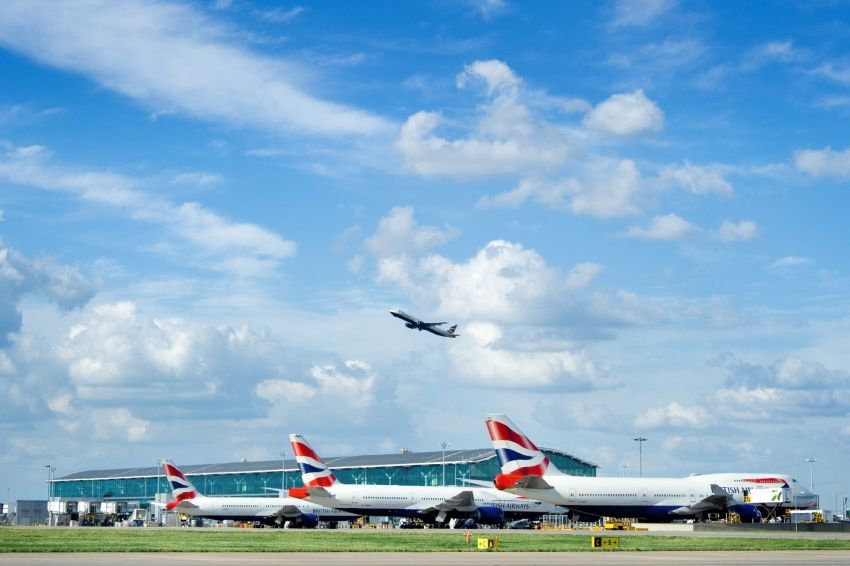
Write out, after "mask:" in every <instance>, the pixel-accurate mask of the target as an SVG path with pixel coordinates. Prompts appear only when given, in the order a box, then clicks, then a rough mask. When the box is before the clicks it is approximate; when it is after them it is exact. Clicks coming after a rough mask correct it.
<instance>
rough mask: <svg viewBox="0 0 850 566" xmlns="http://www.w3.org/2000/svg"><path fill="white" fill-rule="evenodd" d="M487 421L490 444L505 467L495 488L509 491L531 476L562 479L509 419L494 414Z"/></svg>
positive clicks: (553, 465)
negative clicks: (521, 480) (518, 482)
mask: <svg viewBox="0 0 850 566" xmlns="http://www.w3.org/2000/svg"><path fill="white" fill-rule="evenodd" d="M484 420H485V423H486V424H487V431H488V432H489V433H490V441H491V442H492V443H493V448H494V449H495V450H496V456H497V457H498V458H499V464H500V465H501V467H502V473H501V475H499V476H497V477H496V481H495V483H496V487H498V488H499V489H508V488H510V487H513V486H514V485H515V484H516V483H517V481H519V480H520V479H522V478H526V477H528V476H538V477H549V476H560V475H563V472H561V470H559V469H558V468H557V467H556V466H555V464H553V463H552V462H551V461H550V460H549V458H548V457H547V456H546V455H545V454H544V453H543V451H542V450H540V449H539V448H538V447H537V446H535V445H534V443H533V442H532V441H531V440H530V439H529V438H528V437H527V436H525V435H524V434H523V433H522V431H520V430H519V428H517V427H516V425H514V423H512V422H511V420H510V419H509V418H508V417H507V416H506V415H500V414H491V415H487V416H486V417H485V419H484ZM527 482H528V480H525V482H523V483H527ZM541 485H542V484H541Z"/></svg>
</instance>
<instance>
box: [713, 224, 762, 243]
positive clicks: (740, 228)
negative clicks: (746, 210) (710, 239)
mask: <svg viewBox="0 0 850 566" xmlns="http://www.w3.org/2000/svg"><path fill="white" fill-rule="evenodd" d="M758 232H759V230H758V226H757V225H756V223H755V222H753V221H752V220H741V221H740V222H738V223H737V224H735V223H734V222H731V221H729V220H724V221H723V222H722V223H721V224H720V228H718V229H717V232H716V237H717V239H719V240H721V241H723V242H740V241H744V240H752V239H753V238H755V237H756V236H758Z"/></svg>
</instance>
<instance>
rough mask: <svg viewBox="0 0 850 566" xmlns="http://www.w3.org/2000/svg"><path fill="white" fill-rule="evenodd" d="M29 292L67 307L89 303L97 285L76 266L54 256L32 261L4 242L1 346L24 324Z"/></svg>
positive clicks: (0, 249)
mask: <svg viewBox="0 0 850 566" xmlns="http://www.w3.org/2000/svg"><path fill="white" fill-rule="evenodd" d="M25 296H42V297H45V298H46V299H47V300H48V301H50V302H52V303H54V304H56V305H57V306H59V307H60V308H61V309H63V310H71V309H74V308H78V307H81V306H83V305H84V304H86V303H87V302H88V301H89V300H90V299H91V298H92V297H93V296H94V285H92V283H91V282H90V281H88V279H86V278H85V277H84V276H83V275H82V274H81V273H80V272H79V271H78V270H77V269H76V268H74V267H70V266H65V265H59V264H57V263H55V262H54V261H53V260H51V259H41V260H35V261H31V260H29V259H27V258H26V257H24V256H23V255H22V254H20V253H19V252H17V251H15V250H13V249H11V248H8V247H5V246H3V245H2V244H0V346H2V345H4V344H5V343H6V341H7V339H8V335H9V334H10V333H15V332H18V331H19V330H20V328H21V323H22V315H21V312H20V310H19V304H20V302H21V300H22V299H23V298H24V297H25Z"/></svg>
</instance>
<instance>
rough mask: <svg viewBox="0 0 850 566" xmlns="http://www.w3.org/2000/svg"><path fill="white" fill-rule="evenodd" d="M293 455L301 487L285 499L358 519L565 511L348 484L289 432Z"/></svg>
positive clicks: (522, 501) (472, 493)
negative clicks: (299, 469) (307, 503)
mask: <svg viewBox="0 0 850 566" xmlns="http://www.w3.org/2000/svg"><path fill="white" fill-rule="evenodd" d="M289 440H290V443H291V444H292V452H293V454H295V459H296V461H297V462H298V467H299V468H301V479H302V481H303V482H304V486H305V487H294V488H290V490H289V495H290V496H291V497H295V498H298V499H306V500H307V501H312V502H313V503H318V504H321V505H324V506H326V507H334V508H336V509H340V510H344V511H349V512H352V513H356V514H358V515H373V516H379V517H385V516H396V517H415V518H419V519H423V520H425V521H426V522H434V523H444V522H445V521H446V520H447V519H455V518H472V519H475V521H477V522H478V523H482V524H486V525H499V524H502V523H504V522H505V518H506V517H508V518H532V517H538V516H540V515H543V514H546V513H563V512H565V511H566V510H565V509H559V508H558V507H556V506H555V505H550V504H548V503H542V502H540V501H532V500H529V499H526V498H524V497H519V496H516V495H513V494H508V493H502V492H500V491H498V490H496V489H492V488H482V487H465V488H464V487H453V486H442V487H438V486H412V485H346V484H343V483H340V482H339V481H338V480H337V479H336V476H335V475H334V473H333V472H332V471H331V470H330V468H328V466H327V465H326V464H325V463H324V462H323V461H322V459H321V458H320V457H319V455H318V454H316V452H315V451H314V450H313V449H312V448H311V447H310V445H309V444H307V441H306V440H304V437H303V436H301V435H300V434H290V435H289Z"/></svg>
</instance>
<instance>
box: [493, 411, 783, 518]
mask: <svg viewBox="0 0 850 566" xmlns="http://www.w3.org/2000/svg"><path fill="white" fill-rule="evenodd" d="M485 422H486V424H487V430H488V432H489V433H490V440H491V441H492V443H493V448H495V450H496V455H497V456H498V458H499V463H500V464H501V467H502V473H501V474H500V475H498V476H496V478H495V480H494V482H493V483H494V484H495V485H496V487H497V488H498V489H501V490H505V491H508V492H510V493H516V494H517V495H523V496H525V497H530V498H533V499H539V500H541V501H546V502H548V503H552V504H554V505H562V506H564V507H568V508H569V509H570V510H571V511H578V512H579V513H586V514H589V515H597V516H601V517H629V518H640V519H647V520H651V521H672V520H674V519H678V518H682V517H701V516H702V515H704V514H705V513H712V512H714V513H725V512H728V511H734V512H735V513H738V514H739V515H740V517H741V520H742V521H744V522H753V523H757V522H760V521H761V518H762V512H768V511H770V510H777V508H782V507H783V506H785V505H787V504H789V503H790V502H791V491H792V489H793V488H792V485H793V484H795V483H796V480H794V479H793V478H792V477H791V476H788V475H784V474H775V473H767V474H761V473H722V474H694V475H691V476H689V477H686V478H618V477H611V478H606V477H580V476H570V475H567V474H564V473H563V472H561V471H560V470H559V469H558V468H557V467H555V465H554V464H553V463H552V462H551V461H550V460H549V458H548V457H547V456H546V455H545V454H544V453H543V452H542V451H541V450H540V449H539V448H537V446H535V445H534V443H533V442H531V440H529V438H528V437H527V436H525V435H524V434H522V432H521V431H520V430H519V429H518V428H517V427H516V426H515V425H514V424H513V423H512V422H511V421H510V419H508V417H506V416H505V415H498V414H493V415H487V416H486V418H485Z"/></svg>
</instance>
